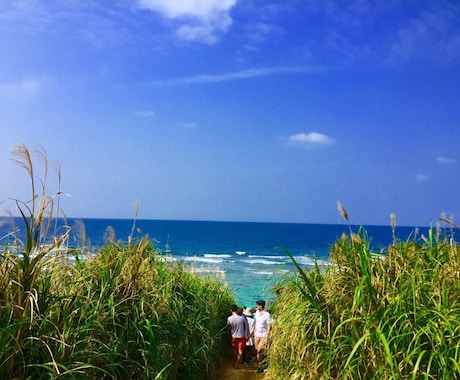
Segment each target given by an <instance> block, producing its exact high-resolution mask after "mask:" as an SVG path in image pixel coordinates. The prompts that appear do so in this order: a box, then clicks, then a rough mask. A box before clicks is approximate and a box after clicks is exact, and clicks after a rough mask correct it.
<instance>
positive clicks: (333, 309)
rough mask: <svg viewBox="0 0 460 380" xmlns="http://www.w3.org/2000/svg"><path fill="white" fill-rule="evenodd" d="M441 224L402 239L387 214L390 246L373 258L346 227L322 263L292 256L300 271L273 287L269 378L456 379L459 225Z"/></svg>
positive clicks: (357, 233)
mask: <svg viewBox="0 0 460 380" xmlns="http://www.w3.org/2000/svg"><path fill="white" fill-rule="evenodd" d="M339 211H340V213H341V214H342V216H343V217H344V219H345V220H346V222H347V223H349V220H348V218H349V216H348V213H347V212H346V211H345V208H344V207H343V206H342V205H341V204H339ZM441 223H442V224H438V225H437V226H435V227H433V228H431V229H430V230H429V234H428V236H423V235H422V236H418V232H417V231H414V233H413V234H412V235H411V236H410V237H408V238H407V240H404V241H399V240H397V239H396V238H395V236H396V234H395V228H396V219H395V216H394V215H391V226H392V229H393V242H392V244H391V245H390V246H388V247H382V249H381V251H379V252H378V254H377V253H374V252H373V251H372V250H371V246H370V238H369V237H368V236H367V234H366V232H365V230H364V229H363V228H358V229H356V230H354V229H353V228H352V227H351V226H349V232H348V233H347V234H344V235H343V236H341V237H340V238H338V240H337V241H336V242H335V243H334V244H332V245H331V247H330V261H331V263H330V265H329V266H327V267H324V268H320V267H319V266H318V265H315V266H314V267H313V268H312V269H306V268H305V269H304V268H302V267H300V266H299V265H297V263H295V260H294V258H293V257H292V256H291V259H292V260H293V261H294V264H295V265H296V267H297V271H296V272H295V273H290V275H288V276H286V277H284V278H283V279H282V280H281V281H280V282H279V283H278V284H277V285H276V286H275V288H274V292H275V294H277V297H276V299H275V301H274V304H273V305H272V312H273V315H274V322H273V324H272V327H271V336H270V342H269V349H268V362H269V373H270V376H271V379H291V380H300V379H350V380H351V379H446V380H447V379H458V378H460V366H459V363H460V286H459V284H460V251H459V246H458V244H457V242H456V241H455V239H454V231H455V229H456V228H458V226H457V225H455V224H454V223H453V221H451V220H446V218H445V217H442V218H441ZM288 254H289V253H288Z"/></svg>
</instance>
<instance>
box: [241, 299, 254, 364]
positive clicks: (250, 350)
mask: <svg viewBox="0 0 460 380" xmlns="http://www.w3.org/2000/svg"><path fill="white" fill-rule="evenodd" d="M243 315H244V316H245V317H246V319H247V321H248V325H249V336H248V338H247V339H246V348H245V349H244V350H243V365H244V366H245V367H248V366H249V363H250V361H251V359H252V358H253V357H254V325H255V321H254V314H253V312H252V310H251V309H250V308H248V307H244V308H243Z"/></svg>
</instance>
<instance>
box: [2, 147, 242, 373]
mask: <svg viewBox="0 0 460 380" xmlns="http://www.w3.org/2000/svg"><path fill="white" fill-rule="evenodd" d="M14 155H15V159H16V162H17V163H18V165H20V166H21V167H23V168H24V169H26V171H27V172H28V174H29V177H30V179H31V201H29V202H21V201H15V203H16V206H17V208H18V209H19V211H20V213H21V215H22V217H23V224H24V226H22V228H25V230H26V239H25V241H21V240H19V237H18V234H17V233H15V231H17V226H13V233H12V234H11V235H10V236H8V237H5V239H3V240H2V244H4V245H3V248H2V252H1V253H0V378H1V379H45V378H46V379H53V378H62V379H128V378H129V379H206V378H210V376H211V374H212V370H213V369H214V365H215V364H216V363H217V362H218V358H219V357H220V355H221V352H222V350H223V348H224V346H225V347H226V345H227V342H224V337H225V329H223V327H225V323H226V318H227V315H228V307H229V305H230V304H232V303H234V299H233V298H234V297H233V295H232V293H231V292H230V290H229V289H228V288H227V287H224V286H223V285H222V284H221V283H218V282H216V281H214V280H211V279H209V278H203V277H197V276H195V275H193V274H191V273H189V272H187V271H186V270H185V269H184V268H183V267H182V266H181V265H180V264H171V263H167V262H165V261H164V259H163V257H161V256H160V255H159V254H157V253H156V251H155V248H154V247H153V246H152V244H151V242H149V241H148V240H140V241H132V239H129V241H128V244H117V243H116V242H114V241H111V242H110V243H108V244H107V245H106V246H104V247H102V248H101V249H100V251H99V252H98V253H97V254H96V255H93V256H92V257H91V256H88V252H86V251H85V249H86V248H85V244H83V245H82V247H80V248H78V249H70V248H69V245H68V237H69V229H68V228H64V229H63V228H61V227H59V230H57V229H56V228H57V227H56V226H57V224H54V221H55V220H56V218H57V217H58V216H59V215H60V209H59V197H60V195H61V192H60V190H58V191H57V192H55V193H54V194H53V195H52V196H49V195H47V192H46V179H47V176H48V172H47V169H48V162H47V159H46V155H45V154H44V152H43V151H42V150H39V151H37V152H31V151H29V150H28V149H27V148H26V147H25V146H22V145H21V146H17V147H16V148H15V151H14ZM34 159H39V160H40V163H41V168H44V169H43V170H44V172H42V173H41V178H42V180H40V181H38V183H36V182H37V180H36V178H37V173H36V172H35V166H34ZM59 177H60V175H58V178H59ZM37 185H38V186H37ZM133 230H134V228H133ZM5 242H6V244H5ZM69 258H71V259H72V260H69Z"/></svg>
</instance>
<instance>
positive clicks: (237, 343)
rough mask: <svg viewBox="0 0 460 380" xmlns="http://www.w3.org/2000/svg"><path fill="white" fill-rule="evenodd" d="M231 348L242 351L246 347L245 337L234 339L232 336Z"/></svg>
mask: <svg viewBox="0 0 460 380" xmlns="http://www.w3.org/2000/svg"><path fill="white" fill-rule="evenodd" d="M232 347H233V348H236V349H238V350H244V348H245V347H246V337H243V338H235V337H233V336H232Z"/></svg>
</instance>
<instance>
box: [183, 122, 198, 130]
mask: <svg viewBox="0 0 460 380" xmlns="http://www.w3.org/2000/svg"><path fill="white" fill-rule="evenodd" d="M179 127H181V128H183V129H196V128H198V124H197V123H195V122H193V121H187V122H183V123H179Z"/></svg>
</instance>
